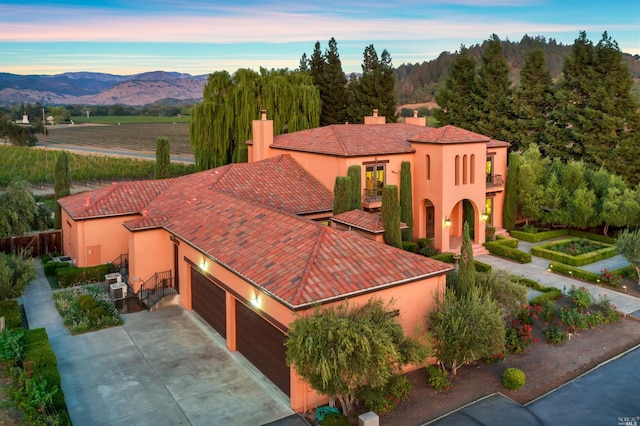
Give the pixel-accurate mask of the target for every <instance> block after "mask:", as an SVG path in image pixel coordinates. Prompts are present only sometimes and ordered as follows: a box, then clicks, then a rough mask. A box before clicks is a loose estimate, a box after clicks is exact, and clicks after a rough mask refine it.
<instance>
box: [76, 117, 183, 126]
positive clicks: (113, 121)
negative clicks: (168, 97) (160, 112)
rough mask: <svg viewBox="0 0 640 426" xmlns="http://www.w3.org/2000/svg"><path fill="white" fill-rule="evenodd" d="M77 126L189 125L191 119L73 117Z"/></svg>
mask: <svg viewBox="0 0 640 426" xmlns="http://www.w3.org/2000/svg"><path fill="white" fill-rule="evenodd" d="M71 120H73V122H74V123H76V124H84V123H93V124H118V123H120V124H144V123H188V122H189V117H188V116H185V117H153V116H146V115H144V116H143V115H114V116H109V115H105V116H92V115H90V116H89V118H87V116H86V115H82V116H75V117H71Z"/></svg>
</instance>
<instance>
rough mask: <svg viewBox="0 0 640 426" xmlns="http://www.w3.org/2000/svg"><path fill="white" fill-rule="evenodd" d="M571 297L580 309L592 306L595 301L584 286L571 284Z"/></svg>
mask: <svg viewBox="0 0 640 426" xmlns="http://www.w3.org/2000/svg"><path fill="white" fill-rule="evenodd" d="M569 297H570V298H571V301H572V302H573V304H574V305H576V307H577V308H578V309H581V310H582V309H586V308H588V307H589V306H591V305H592V304H593V302H594V300H593V297H591V293H589V290H587V289H586V288H584V287H579V288H578V287H576V286H575V285H572V286H571V289H569Z"/></svg>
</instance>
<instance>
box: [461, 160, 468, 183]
mask: <svg viewBox="0 0 640 426" xmlns="http://www.w3.org/2000/svg"><path fill="white" fill-rule="evenodd" d="M468 175H469V158H468V157H467V156H466V155H464V156H462V184H463V185H466V184H467V183H469V176H468Z"/></svg>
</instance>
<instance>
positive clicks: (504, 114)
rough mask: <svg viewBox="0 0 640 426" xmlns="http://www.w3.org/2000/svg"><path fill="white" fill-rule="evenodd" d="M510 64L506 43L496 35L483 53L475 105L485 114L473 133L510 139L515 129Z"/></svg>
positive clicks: (473, 124) (473, 127)
mask: <svg viewBox="0 0 640 426" xmlns="http://www.w3.org/2000/svg"><path fill="white" fill-rule="evenodd" d="M509 71H510V67H509V63H508V62H507V60H506V58H505V57H504V53H503V52H502V42H501V41H500V39H499V38H498V36H497V35H495V34H492V35H491V37H490V38H489V40H488V42H487V46H486V50H485V51H484V53H483V54H482V63H481V65H480V69H479V70H478V79H477V85H476V89H477V90H476V93H475V102H476V103H477V108H478V110H479V111H480V112H481V113H480V114H479V115H478V117H477V121H476V122H475V123H471V124H472V126H471V128H470V130H473V131H476V132H478V133H481V134H483V135H487V136H491V137H492V138H495V139H501V140H507V141H508V140H510V132H509V129H510V128H511V127H513V124H512V119H513V113H512V105H511V88H510V85H511V82H510V80H509Z"/></svg>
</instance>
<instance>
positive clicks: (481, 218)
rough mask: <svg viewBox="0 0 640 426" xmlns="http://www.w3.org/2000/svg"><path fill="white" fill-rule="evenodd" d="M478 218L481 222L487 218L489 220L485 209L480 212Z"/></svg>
mask: <svg viewBox="0 0 640 426" xmlns="http://www.w3.org/2000/svg"><path fill="white" fill-rule="evenodd" d="M480 220H482V221H483V222H486V221H487V220H489V215H488V214H487V212H486V210H485V211H483V212H482V214H481V215H480Z"/></svg>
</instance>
